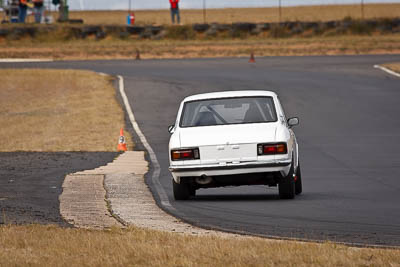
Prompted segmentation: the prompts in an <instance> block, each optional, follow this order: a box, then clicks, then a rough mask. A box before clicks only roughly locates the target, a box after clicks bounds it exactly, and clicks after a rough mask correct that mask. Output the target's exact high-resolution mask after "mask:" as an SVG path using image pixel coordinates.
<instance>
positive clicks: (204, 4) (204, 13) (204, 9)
mask: <svg viewBox="0 0 400 267" xmlns="http://www.w3.org/2000/svg"><path fill="white" fill-rule="evenodd" d="M203 21H204V24H205V23H206V0H203Z"/></svg>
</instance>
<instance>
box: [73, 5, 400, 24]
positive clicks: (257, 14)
mask: <svg viewBox="0 0 400 267" xmlns="http://www.w3.org/2000/svg"><path fill="white" fill-rule="evenodd" d="M364 12H365V13H364V14H365V18H382V17H385V18H386V17H387V18H390V17H398V16H399V14H400V4H367V5H365V7H364ZM126 16H127V11H73V12H71V13H70V17H71V18H74V19H78V18H79V19H83V20H84V21H85V23H86V24H123V25H125V24H126ZM347 16H351V17H353V18H361V6H360V5H323V6H298V7H285V8H283V9H282V20H283V21H329V20H342V19H343V18H345V17H347ZM135 17H136V23H137V24H139V25H141V24H161V25H162V24H170V23H171V17H170V13H169V10H138V11H136V12H135ZM206 18H207V22H219V23H233V22H277V21H279V13H278V9H277V8H226V9H209V10H207V16H206ZM181 19H182V23H183V24H193V23H203V22H204V20H203V11H202V10H193V9H192V10H184V9H182V10H181Z"/></svg>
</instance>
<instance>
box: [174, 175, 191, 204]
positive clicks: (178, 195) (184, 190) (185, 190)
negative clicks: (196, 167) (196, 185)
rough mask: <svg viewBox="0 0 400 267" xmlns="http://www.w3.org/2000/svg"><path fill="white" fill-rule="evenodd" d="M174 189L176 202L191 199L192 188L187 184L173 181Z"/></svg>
mask: <svg viewBox="0 0 400 267" xmlns="http://www.w3.org/2000/svg"><path fill="white" fill-rule="evenodd" d="M172 187H173V191H174V198H175V200H187V199H189V197H190V193H191V192H190V187H189V184H185V183H182V182H181V183H180V184H178V183H176V182H175V180H174V179H172Z"/></svg>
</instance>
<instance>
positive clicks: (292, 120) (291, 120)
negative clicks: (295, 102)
mask: <svg viewBox="0 0 400 267" xmlns="http://www.w3.org/2000/svg"><path fill="white" fill-rule="evenodd" d="M287 124H288V125H289V127H293V126H296V125H299V118H297V117H293V118H289V119H288V120H287Z"/></svg>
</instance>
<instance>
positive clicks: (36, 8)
mask: <svg viewBox="0 0 400 267" xmlns="http://www.w3.org/2000/svg"><path fill="white" fill-rule="evenodd" d="M33 12H34V13H35V22H36V23H41V22H42V16H43V12H44V5H43V0H33Z"/></svg>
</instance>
